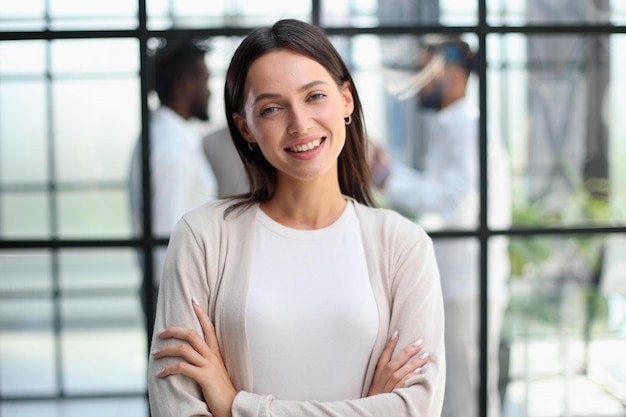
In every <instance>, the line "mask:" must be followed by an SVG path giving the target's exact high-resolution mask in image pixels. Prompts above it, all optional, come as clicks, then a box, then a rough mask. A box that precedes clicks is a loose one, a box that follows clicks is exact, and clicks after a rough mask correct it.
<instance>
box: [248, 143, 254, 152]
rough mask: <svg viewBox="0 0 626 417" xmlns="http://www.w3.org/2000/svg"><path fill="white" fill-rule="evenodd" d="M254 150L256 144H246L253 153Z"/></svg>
mask: <svg viewBox="0 0 626 417" xmlns="http://www.w3.org/2000/svg"><path fill="white" fill-rule="evenodd" d="M254 148H256V142H248V149H250V150H251V151H253V150H254Z"/></svg>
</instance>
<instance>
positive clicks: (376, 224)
mask: <svg viewBox="0 0 626 417" xmlns="http://www.w3.org/2000/svg"><path fill="white" fill-rule="evenodd" d="M354 205H355V209H356V212H357V215H358V217H359V220H360V222H361V224H362V225H363V226H364V228H365V229H367V230H382V231H386V232H388V233H389V232H392V233H393V234H395V235H398V237H405V238H409V239H430V238H429V236H428V234H427V233H426V232H425V231H424V229H423V228H422V227H421V226H420V225H419V224H417V223H415V222H414V221H412V220H410V219H408V218H407V217H405V216H403V215H402V214H400V213H398V212H397V211H395V210H392V209H390V208H385V207H370V206H366V205H364V204H361V203H358V202H356V201H355V203H354Z"/></svg>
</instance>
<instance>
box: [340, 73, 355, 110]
mask: <svg viewBox="0 0 626 417" xmlns="http://www.w3.org/2000/svg"><path fill="white" fill-rule="evenodd" d="M341 88H342V91H341V96H342V97H343V101H344V105H343V109H344V114H343V117H344V118H345V117H348V116H350V115H351V114H352V112H354V97H353V96H352V90H351V89H350V82H348V81H344V82H343V84H342V85H341Z"/></svg>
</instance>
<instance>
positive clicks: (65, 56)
mask: <svg viewBox="0 0 626 417" xmlns="http://www.w3.org/2000/svg"><path fill="white" fill-rule="evenodd" d="M51 57H52V62H51V71H52V74H53V75H59V74H67V73H76V74H84V73H105V74H110V73H115V72H121V73H125V74H124V75H128V74H134V73H137V72H138V71H139V49H138V44H137V40H135V39H95V40H93V39H90V40H62V41H53V42H52V43H51Z"/></svg>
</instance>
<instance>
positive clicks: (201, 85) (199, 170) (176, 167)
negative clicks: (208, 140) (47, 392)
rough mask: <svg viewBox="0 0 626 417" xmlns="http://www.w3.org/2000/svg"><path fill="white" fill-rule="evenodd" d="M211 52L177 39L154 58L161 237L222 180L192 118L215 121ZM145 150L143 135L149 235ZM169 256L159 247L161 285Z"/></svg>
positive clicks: (135, 178) (136, 173)
mask: <svg viewBox="0 0 626 417" xmlns="http://www.w3.org/2000/svg"><path fill="white" fill-rule="evenodd" d="M205 53H206V47H204V46H203V44H202V43H199V42H195V41H193V40H179V41H175V40H173V41H168V42H167V44H166V45H165V46H164V47H163V48H161V49H159V50H158V51H157V52H156V55H155V57H154V85H153V87H154V90H155V91H156V93H157V95H158V98H159V101H160V107H159V108H158V109H157V110H155V111H153V112H152V113H151V114H150V172H151V176H152V177H151V196H152V232H153V235H154V236H156V237H169V236H170V234H171V232H172V230H173V229H174V225H175V224H176V222H177V221H178V220H179V219H180V218H181V216H182V215H183V214H184V213H186V212H187V211H189V210H191V209H193V208H195V207H197V206H199V205H201V204H203V203H205V202H207V201H208V200H211V199H214V198H216V197H217V182H216V179H215V177H214V175H213V172H212V171H211V167H210V166H209V164H208V163H207V161H206V159H205V158H204V154H203V151H202V147H201V145H202V143H201V137H200V134H199V133H198V132H197V131H196V130H195V129H194V127H193V126H192V124H191V122H190V121H191V119H192V118H195V119H197V120H200V121H208V120H209V111H208V104H209V97H210V94H211V93H210V91H209V87H208V81H209V70H208V68H207V66H206V63H205V60H204V57H205ZM141 148H142V147H141V138H139V139H138V141H137V143H136V145H135V149H134V152H133V156H132V159H131V167H130V200H131V201H130V203H131V204H130V206H131V218H132V222H133V230H134V232H135V235H141V234H142V233H143V204H142V183H141V152H142V151H141ZM164 257H165V249H164V248H163V249H161V250H157V252H156V256H155V268H154V271H155V274H154V277H155V280H156V284H157V285H158V280H159V277H160V276H161V271H162V268H163V262H164ZM142 297H143V291H142ZM142 300H143V298H142ZM143 301H144V302H145V300H143Z"/></svg>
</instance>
